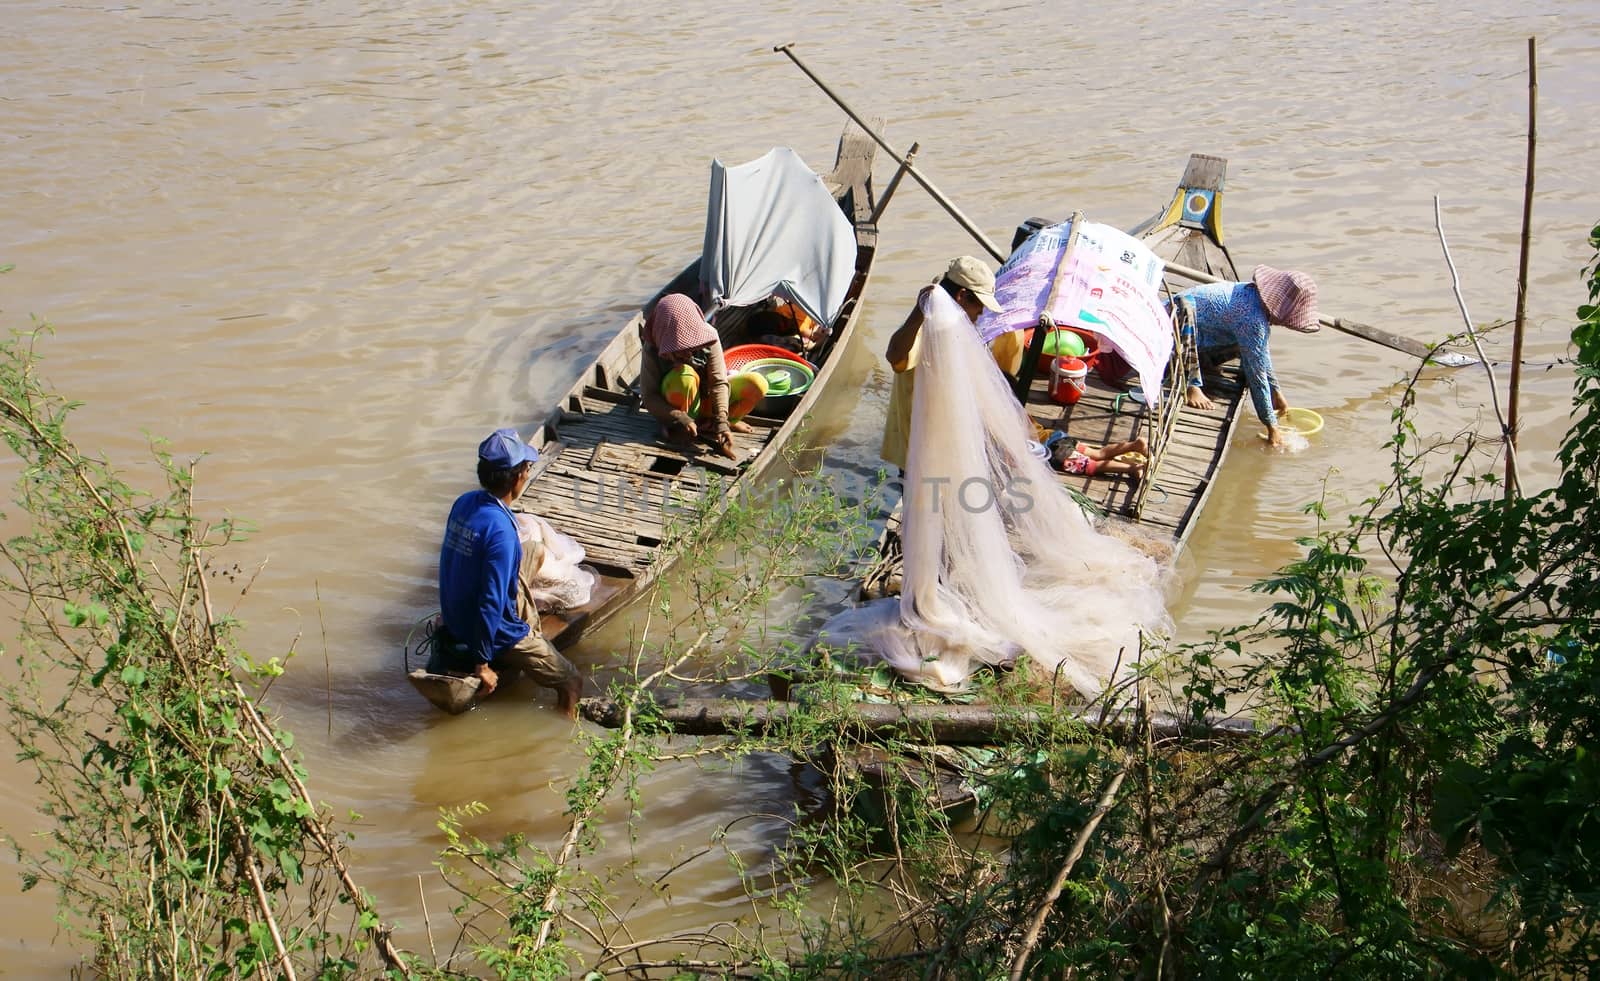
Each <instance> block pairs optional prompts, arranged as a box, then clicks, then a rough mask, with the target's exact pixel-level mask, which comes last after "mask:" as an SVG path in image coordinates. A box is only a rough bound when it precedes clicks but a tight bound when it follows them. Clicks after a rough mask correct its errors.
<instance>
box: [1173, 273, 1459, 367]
mask: <svg viewBox="0 0 1600 981" xmlns="http://www.w3.org/2000/svg"><path fill="white" fill-rule="evenodd" d="M1167 272H1169V273H1172V274H1173V275H1175V276H1182V277H1183V278H1184V279H1191V280H1194V281H1195V282H1197V283H1220V282H1223V280H1222V279H1220V278H1218V277H1216V276H1213V275H1211V274H1210V273H1205V272H1201V271H1200V270H1198V269H1190V268H1189V267H1188V266H1180V265H1178V264H1177V263H1175V262H1169V263H1167ZM1317 322H1318V323H1320V324H1321V325H1322V326H1324V327H1332V328H1333V329H1334V330H1337V331H1341V332H1343V333H1346V334H1349V335H1350V336H1351V337H1359V338H1361V339H1362V340H1364V341H1371V342H1372V343H1374V344H1382V345H1383V346H1384V347H1387V348H1393V349H1394V350H1396V351H1400V352H1401V353H1403V354H1409V355H1411V356H1412V357H1414V358H1421V359H1422V360H1424V361H1432V362H1433V363H1434V364H1437V365H1443V366H1444V367H1446V368H1459V367H1461V366H1463V365H1469V364H1477V363H1478V359H1477V358H1474V357H1472V356H1471V355H1468V354H1462V353H1461V352H1459V351H1442V350H1434V349H1430V348H1429V347H1428V345H1426V344H1424V343H1422V342H1421V341H1419V340H1415V339H1413V338H1410V337H1402V336H1401V335H1399V334H1393V333H1390V332H1389V331H1386V330H1380V329H1378V328H1377V327H1373V326H1372V325H1371V324H1361V323H1356V322H1355V321H1354V320H1334V319H1330V318H1328V317H1319V318H1318V319H1317Z"/></svg>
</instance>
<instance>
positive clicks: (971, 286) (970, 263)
mask: <svg viewBox="0 0 1600 981" xmlns="http://www.w3.org/2000/svg"><path fill="white" fill-rule="evenodd" d="M944 278H945V279H948V280H950V282H952V283H955V284H956V285H957V286H962V287H965V288H966V289H967V290H969V291H970V292H971V293H972V295H973V296H975V297H977V298H978V302H979V303H982V304H983V305H984V308H985V309H988V310H993V311H994V312H995V313H999V312H1000V303H999V301H997V300H996V299H995V298H994V273H993V272H991V271H990V270H989V264H988V263H987V262H984V261H983V260H982V259H974V258H973V257H972V256H970V255H963V256H957V257H956V258H954V259H951V260H950V268H949V269H947V270H945V273H944Z"/></svg>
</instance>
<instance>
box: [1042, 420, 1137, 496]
mask: <svg viewBox="0 0 1600 981" xmlns="http://www.w3.org/2000/svg"><path fill="white" fill-rule="evenodd" d="M1045 446H1046V448H1047V449H1049V450H1050V465H1051V466H1052V467H1054V468H1055V469H1057V470H1059V471H1061V472H1062V473H1070V474H1081V475H1083V476H1085V477H1093V476H1095V475H1096V474H1105V475H1106V476H1108V477H1112V476H1116V475H1118V474H1127V475H1128V476H1130V477H1132V478H1133V480H1134V482H1135V483H1137V482H1138V481H1140V480H1143V479H1144V467H1145V462H1146V458H1147V457H1148V456H1149V454H1150V448H1149V446H1148V445H1147V444H1146V443H1145V441H1144V437H1143V436H1140V437H1139V438H1138V439H1132V440H1129V441H1128V442H1126V443H1108V444H1106V445H1105V446H1099V447H1096V446H1090V445H1089V444H1087V443H1079V442H1076V441H1074V440H1073V439H1072V437H1070V436H1068V435H1067V434H1066V433H1063V432H1060V431H1059V430H1058V431H1057V432H1056V433H1055V434H1054V435H1052V436H1051V437H1050V439H1049V440H1048V441H1047V442H1046V443H1045ZM1130 454H1138V455H1137V456H1136V457H1133V458H1131V459H1126V460H1125V459H1122V457H1124V456H1128V455H1130Z"/></svg>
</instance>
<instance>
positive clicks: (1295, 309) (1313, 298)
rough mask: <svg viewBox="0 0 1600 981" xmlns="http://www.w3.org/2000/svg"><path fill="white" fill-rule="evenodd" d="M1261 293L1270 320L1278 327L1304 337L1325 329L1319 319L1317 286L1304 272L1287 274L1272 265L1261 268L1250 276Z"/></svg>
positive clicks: (1257, 290) (1258, 267)
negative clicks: (1295, 331) (1286, 328)
mask: <svg viewBox="0 0 1600 981" xmlns="http://www.w3.org/2000/svg"><path fill="white" fill-rule="evenodd" d="M1250 279H1251V281H1252V282H1254V283H1255V284H1256V292H1258V293H1260V294H1261V304H1262V305H1263V306H1265V307H1266V308H1267V317H1268V318H1269V319H1270V320H1271V321H1272V322H1273V323H1275V324H1281V325H1282V326H1284V327H1288V328H1289V329H1290V330H1298V331H1300V332H1301V333H1302V334H1314V333H1316V332H1317V331H1319V330H1321V329H1322V324H1321V323H1320V321H1319V318H1318V316H1317V284H1316V281H1315V280H1313V279H1312V278H1311V277H1310V276H1308V275H1306V274H1305V273H1303V272H1284V271H1283V270H1282V269H1274V268H1272V267H1271V266H1257V267H1256V271H1255V272H1253V273H1251V274H1250Z"/></svg>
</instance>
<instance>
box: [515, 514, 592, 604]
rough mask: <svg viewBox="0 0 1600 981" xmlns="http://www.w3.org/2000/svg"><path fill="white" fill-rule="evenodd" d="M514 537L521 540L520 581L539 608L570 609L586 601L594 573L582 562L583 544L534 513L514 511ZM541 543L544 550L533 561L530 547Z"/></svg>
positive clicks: (583, 554) (532, 549) (585, 554)
mask: <svg viewBox="0 0 1600 981" xmlns="http://www.w3.org/2000/svg"><path fill="white" fill-rule="evenodd" d="M517 537H518V538H520V539H521V540H522V569H521V576H522V583H523V586H525V587H526V588H527V590H528V594H529V595H530V596H531V597H532V598H533V601H534V602H535V603H537V604H538V606H539V609H541V610H571V609H574V608H576V607H580V606H583V605H584V604H585V603H587V602H589V596H590V594H591V592H592V591H593V589H594V584H595V574H594V573H593V572H592V571H591V570H590V569H589V568H588V567H587V566H584V565H581V564H580V563H582V562H583V560H584V559H585V558H587V557H588V555H587V553H585V552H584V550H583V546H582V545H579V544H578V542H577V541H576V540H575V539H573V538H572V537H570V536H568V535H563V534H562V533H561V532H559V531H556V530H555V528H553V527H551V525H550V522H548V521H546V520H544V519H543V518H541V517H539V516H538V515H536V514H530V513H528V512H525V511H524V512H519V513H518V514H517ZM540 542H542V543H543V544H544V553H543V555H541V556H540V557H539V564H538V565H537V566H535V565H534V564H533V559H534V551H535V549H534V546H535V545H537V544H538V543H540Z"/></svg>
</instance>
